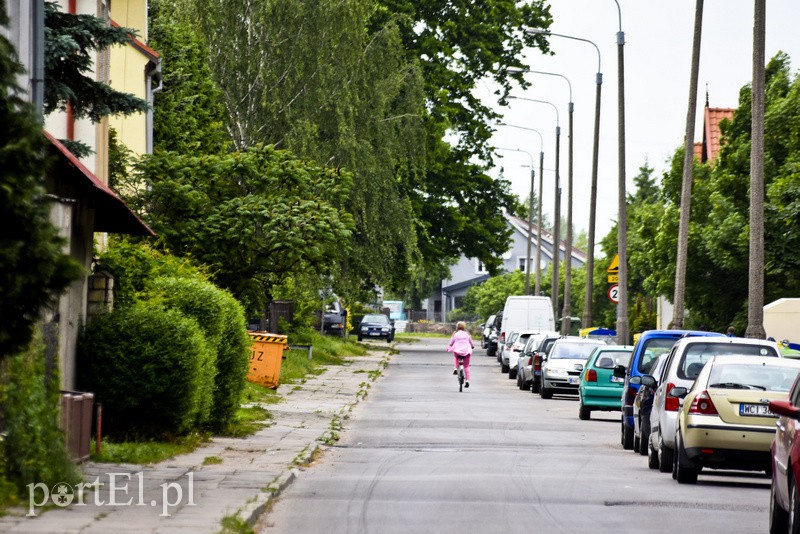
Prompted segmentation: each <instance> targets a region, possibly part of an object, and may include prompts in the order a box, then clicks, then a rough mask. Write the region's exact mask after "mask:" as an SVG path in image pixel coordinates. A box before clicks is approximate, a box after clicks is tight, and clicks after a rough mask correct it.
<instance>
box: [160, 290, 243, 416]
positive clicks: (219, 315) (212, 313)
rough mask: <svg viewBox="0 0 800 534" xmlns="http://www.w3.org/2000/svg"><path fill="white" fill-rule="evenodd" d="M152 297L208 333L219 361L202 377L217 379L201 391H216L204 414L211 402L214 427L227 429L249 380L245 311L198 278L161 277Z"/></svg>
mask: <svg viewBox="0 0 800 534" xmlns="http://www.w3.org/2000/svg"><path fill="white" fill-rule="evenodd" d="M148 296H149V300H150V301H151V303H152V304H156V303H158V304H160V305H163V306H165V307H167V308H174V309H177V310H179V311H180V312H181V313H183V314H184V315H186V316H188V317H191V318H193V319H194V320H195V321H197V324H198V325H200V328H201V329H202V330H203V332H204V333H205V336H206V342H207V343H208V346H209V348H210V349H211V350H212V351H213V352H214V353H215V355H216V358H214V361H213V362H210V363H212V364H214V369H213V370H204V371H203V372H202V373H201V375H200V376H202V377H203V378H204V379H206V380H212V379H213V388H212V387H211V385H210V384H201V385H200V387H201V389H203V390H206V389H213V391H214V395H213V397H207V398H203V399H201V401H202V402H203V404H204V406H202V407H201V411H204V410H205V409H207V407H206V406H205V404H206V403H210V410H211V417H210V420H209V425H210V427H211V428H212V430H215V431H222V430H224V429H225V427H226V425H227V424H228V423H229V422H231V421H232V420H233V416H234V414H235V413H236V410H237V409H238V408H239V403H240V399H241V396H242V389H243V388H244V382H245V379H246V377H247V364H248V360H249V356H250V345H251V342H250V338H249V336H248V335H247V324H246V321H245V316H244V310H243V309H242V307H241V305H240V304H239V303H238V302H237V301H236V299H235V298H233V296H231V294H230V293H228V292H227V291H224V290H222V289H219V288H218V287H216V286H215V285H214V284H212V283H211V282H207V281H205V280H200V279H196V278H195V279H191V278H174V277H162V278H157V279H155V280H153V281H152V282H151V283H150V284H149V287H148Z"/></svg>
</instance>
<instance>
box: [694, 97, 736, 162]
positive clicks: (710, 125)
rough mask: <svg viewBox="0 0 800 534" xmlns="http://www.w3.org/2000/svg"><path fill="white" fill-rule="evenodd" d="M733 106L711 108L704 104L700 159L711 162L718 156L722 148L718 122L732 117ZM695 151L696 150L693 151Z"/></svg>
mask: <svg viewBox="0 0 800 534" xmlns="http://www.w3.org/2000/svg"><path fill="white" fill-rule="evenodd" d="M734 111H736V110H735V109H734V108H711V107H708V105H706V107H705V112H704V115H703V143H702V154H701V158H700V161H703V162H706V161H711V162H713V161H714V160H716V159H717V158H718V157H719V151H720V149H721V148H722V131H721V130H720V128H719V123H720V122H722V120H723V119H731V118H733V112H734ZM695 153H696V152H695Z"/></svg>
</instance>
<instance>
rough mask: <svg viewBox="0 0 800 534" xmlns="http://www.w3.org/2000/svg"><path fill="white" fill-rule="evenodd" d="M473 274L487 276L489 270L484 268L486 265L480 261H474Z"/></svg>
mask: <svg viewBox="0 0 800 534" xmlns="http://www.w3.org/2000/svg"><path fill="white" fill-rule="evenodd" d="M475 273H476V274H489V270H488V269H487V268H486V265H485V264H484V263H483V262H482V261H480V260H475Z"/></svg>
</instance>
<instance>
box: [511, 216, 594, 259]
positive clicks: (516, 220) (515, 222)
mask: <svg viewBox="0 0 800 534" xmlns="http://www.w3.org/2000/svg"><path fill="white" fill-rule="evenodd" d="M506 218H507V219H508V221H509V222H510V223H511V225H512V226H513V227H514V228H516V229H517V231H519V232H521V233H522V235H523V236H525V237H528V221H527V219H523V218H522V217H517V216H516V215H511V214H509V213H507V214H506ZM531 232H532V234H533V235H532V236H531V237H534V236H535V237H537V238H539V237H541V240H542V243H549V244H551V245H552V244H553V234H551V233H549V232H547V231H546V230H544V229H542V228H539V225H538V224H531ZM558 248H559V250H561V251H562V252H563V253H564V254H566V252H567V244H566V242H565V241H564V240H560V241H559V246H558ZM542 253H543V254H547V253H546V251H545V250H544V249H542ZM547 255H548V256H550V254H547ZM572 257H573V258H574V259H576V260H578V261H581V262H583V263H586V252H585V251H583V250H581V249H579V248H576V247H575V245H574V244H573V245H572Z"/></svg>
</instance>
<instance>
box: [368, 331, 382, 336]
mask: <svg viewBox="0 0 800 534" xmlns="http://www.w3.org/2000/svg"><path fill="white" fill-rule="evenodd" d="M368 335H370V336H379V335H381V333H380V332H370V333H369V334H368Z"/></svg>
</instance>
